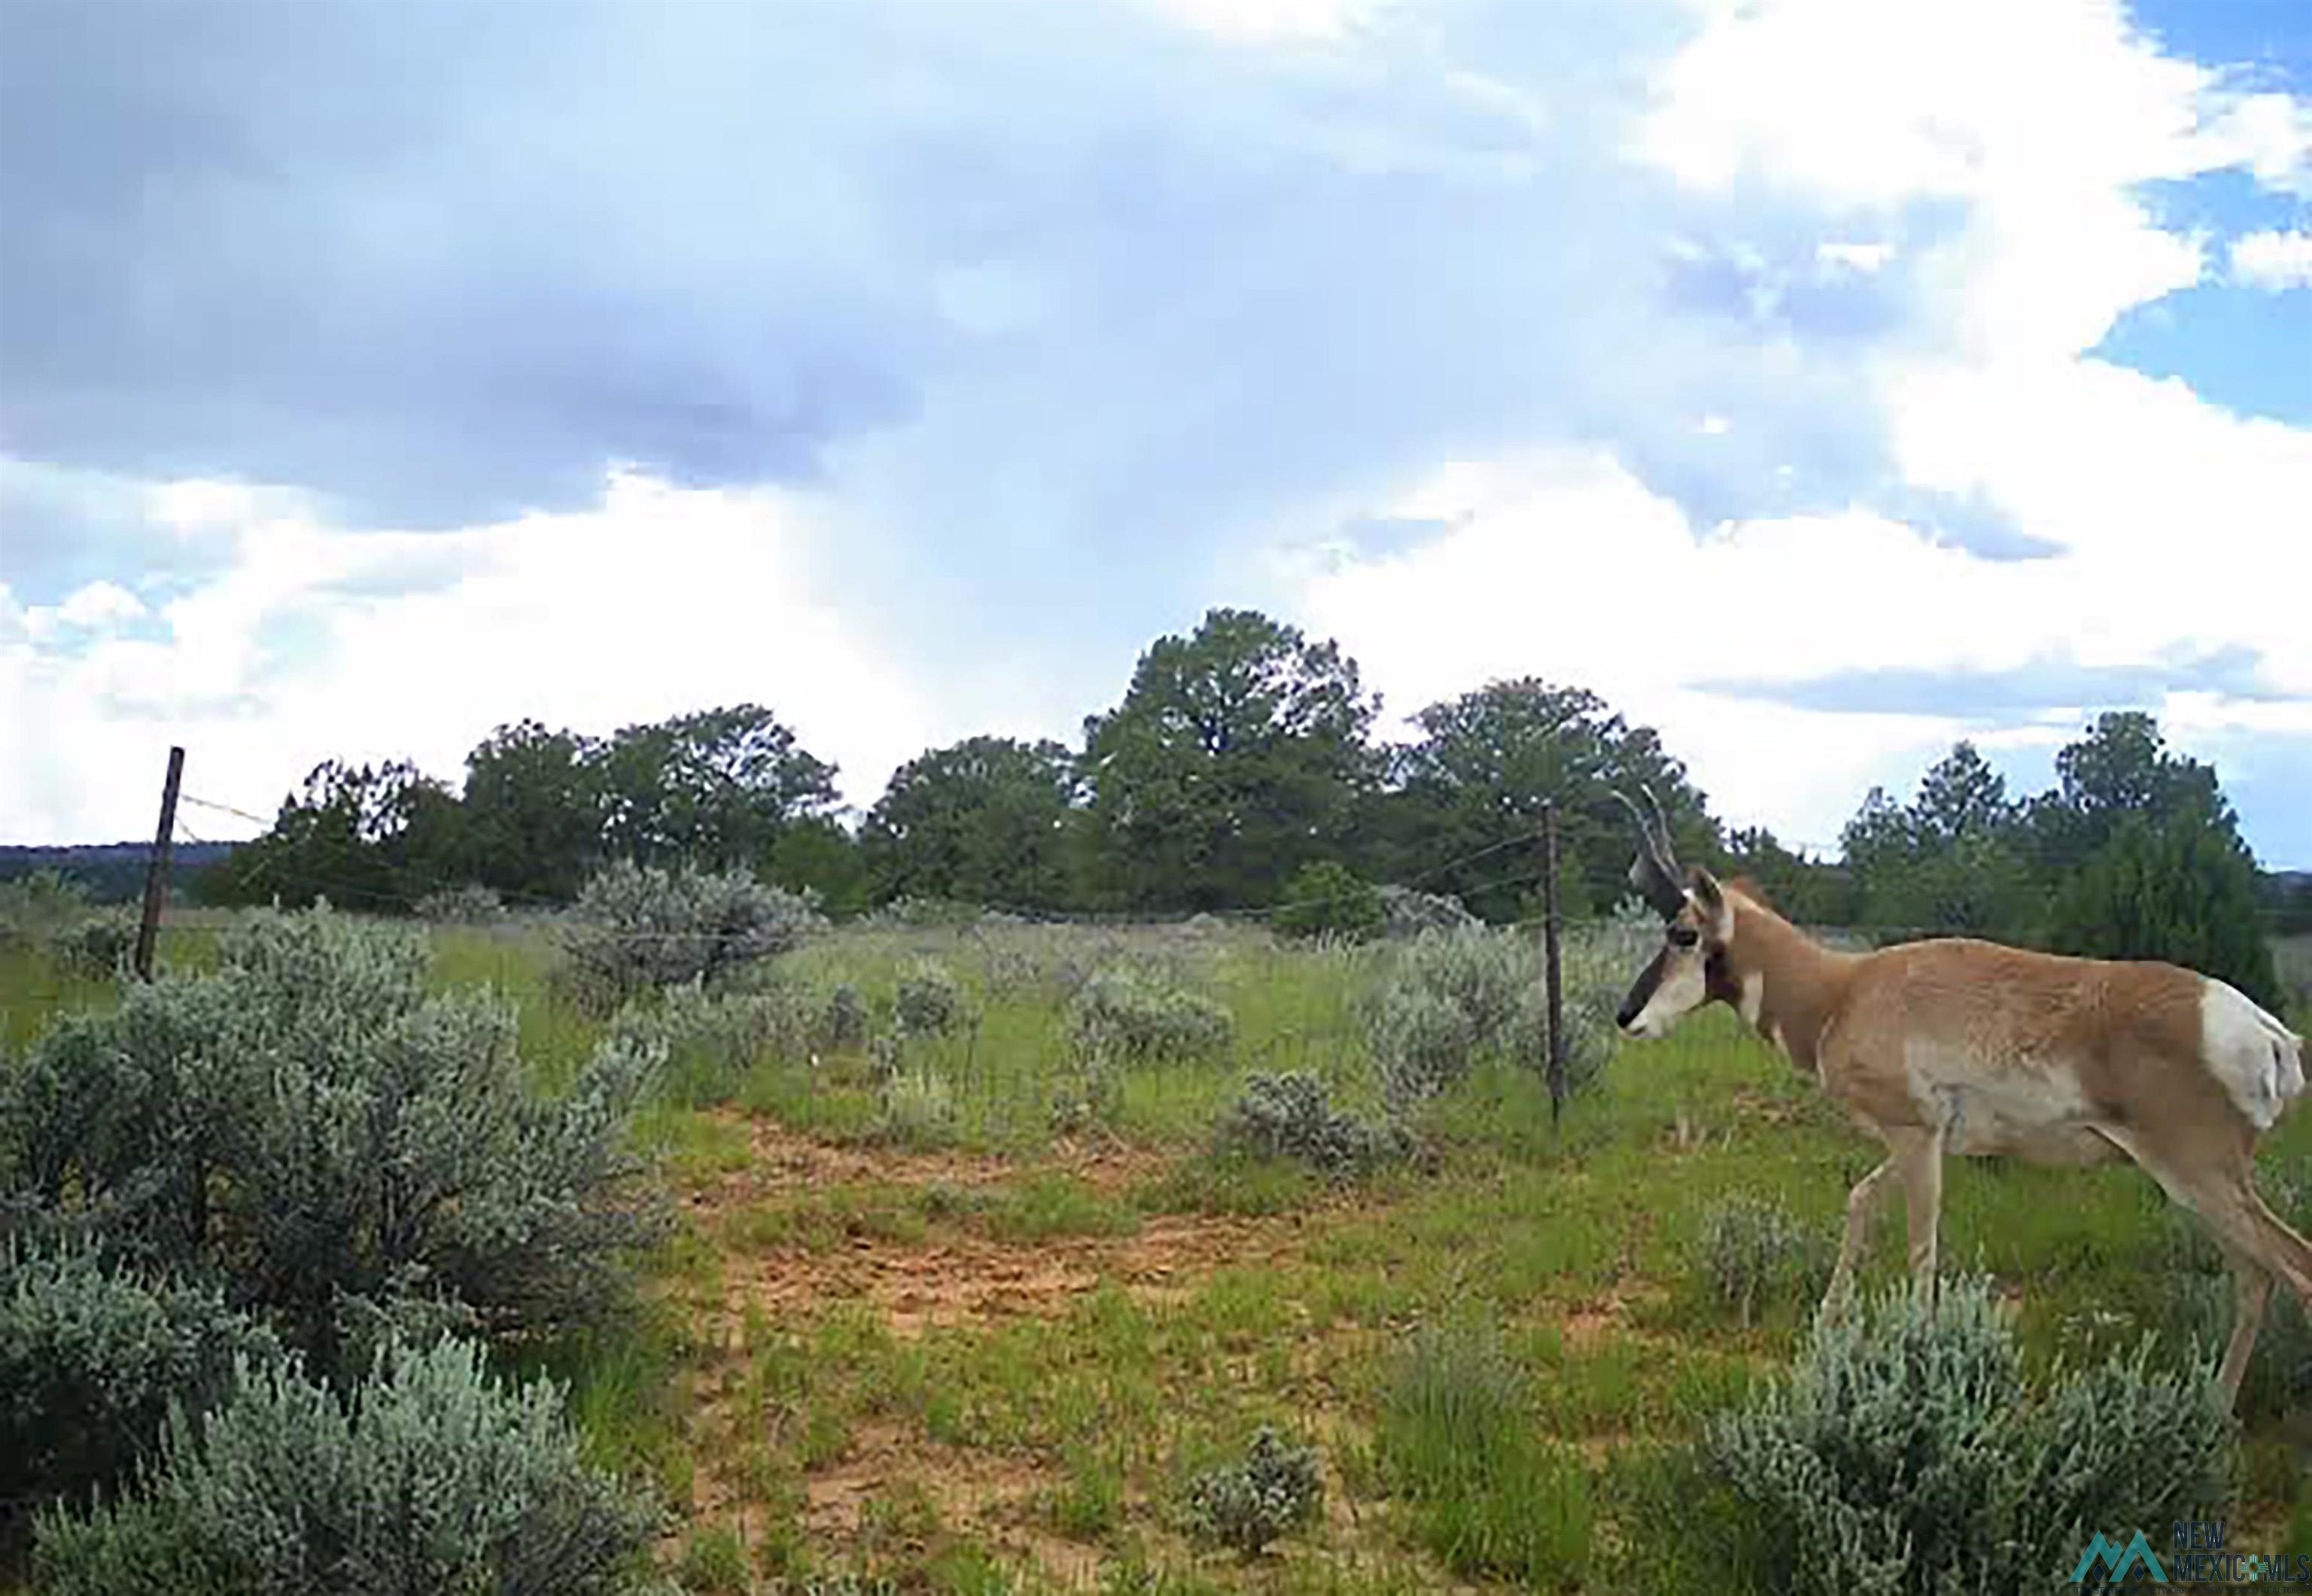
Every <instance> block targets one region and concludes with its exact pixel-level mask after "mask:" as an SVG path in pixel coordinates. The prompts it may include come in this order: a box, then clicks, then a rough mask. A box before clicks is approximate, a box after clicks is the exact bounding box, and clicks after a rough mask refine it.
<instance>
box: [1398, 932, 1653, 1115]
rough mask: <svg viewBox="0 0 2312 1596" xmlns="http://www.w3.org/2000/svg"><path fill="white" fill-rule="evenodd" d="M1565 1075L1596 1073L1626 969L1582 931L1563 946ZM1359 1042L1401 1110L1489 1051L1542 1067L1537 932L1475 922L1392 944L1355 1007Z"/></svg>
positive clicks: (1544, 1031)
mask: <svg viewBox="0 0 2312 1596" xmlns="http://www.w3.org/2000/svg"><path fill="white" fill-rule="evenodd" d="M1559 976H1560V980H1559V1019H1560V1023H1561V1025H1562V1026H1563V1032H1564V1036H1565V1082H1566V1086H1567V1089H1568V1090H1569V1091H1578V1090H1580V1089H1581V1088H1582V1087H1584V1086H1588V1085H1589V1084H1590V1083H1591V1082H1593V1081H1594V1080H1596V1079H1597V1077H1598V1074H1599V1073H1600V1072H1601V1071H1602V1070H1603V1069H1604V1068H1605V1064H1606V1060H1607V1056H1608V1055H1609V1054H1610V1053H1611V1052H1612V1051H1613V1041H1614V1033H1613V1012H1614V1009H1615V1007H1616V1005H1617V1004H1618V1002H1619V1000H1620V995H1621V993H1620V986H1619V985H1617V984H1616V983H1617V982H1622V981H1625V979H1626V972H1624V971H1622V970H1620V969H1619V968H1618V967H1616V965H1615V964H1614V963H1613V961H1612V958H1611V956H1610V954H1608V953H1607V952H1605V951H1603V950H1602V949H1600V948H1599V947H1598V946H1594V945H1593V943H1592V942H1591V941H1590V940H1589V939H1587V938H1581V937H1576V936H1569V937H1567V938H1565V939H1564V941H1563V945H1562V947H1561V961H1560V971H1559ZM1360 1012H1361V1018H1362V1025H1363V1031H1364V1037H1365V1045H1366V1050H1367V1051H1368V1052H1370V1053H1371V1057H1372V1060H1373V1063H1374V1065H1375V1067H1376V1068H1378V1069H1379V1072H1380V1078H1381V1085H1382V1087H1383V1089H1384V1090H1385V1092H1386V1093H1387V1095H1388V1100H1389V1102H1390V1103H1391V1104H1392V1105H1393V1106H1395V1107H1397V1108H1399V1109H1403V1108H1406V1107H1408V1106H1410V1105H1411V1104H1413V1103H1417V1102H1419V1101H1421V1100H1422V1099H1423V1098H1426V1097H1432V1096H1435V1095H1437V1094H1439V1093H1441V1092H1445V1091H1449V1090H1450V1089H1451V1088H1452V1087H1453V1086H1456V1085H1458V1083H1459V1082H1460V1081H1461V1080H1462V1079H1464V1078H1465V1077H1467V1075H1468V1074H1469V1072H1470V1071H1471V1070H1473V1069H1475V1068H1477V1067H1478V1065H1479V1064H1481V1063H1483V1062H1484V1061H1486V1060H1499V1061H1501V1062H1502V1063H1506V1064H1510V1065H1512V1066H1514V1067H1516V1068H1523V1069H1531V1070H1534V1071H1536V1072H1537V1073H1539V1072H1542V1071H1545V1070H1546V1068H1548V1063H1549V998H1548V987H1547V983H1546V978H1545V972H1544V970H1543V951H1542V943H1541V939H1540V938H1539V937H1538V936H1537V935H1534V934H1532V933H1529V932H1528V933H1520V932H1518V931H1513V930H1503V929H1492V928H1488V927H1484V926H1480V925H1470V926H1463V927H1458V928H1456V929H1450V930H1425V931H1423V932H1422V933H1420V934H1419V935H1418V936H1416V937H1414V938H1412V939H1411V940H1410V941H1408V942H1406V943H1405V944H1404V945H1403V946H1402V947H1401V948H1400V949H1399V950H1398V952H1397V957H1396V960H1395V962H1394V964H1392V966H1391V967H1390V968H1389V970H1388V973H1387V975H1386V976H1385V977H1384V978H1383V980H1382V981H1380V983H1379V985H1378V986H1377V987H1376V988H1375V989H1373V990H1372V991H1371V994H1370V995H1369V996H1368V997H1367V998H1366V999H1365V1000H1364V1001H1363V1002H1362V1005H1361V1008H1360Z"/></svg>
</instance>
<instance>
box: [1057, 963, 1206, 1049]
mask: <svg viewBox="0 0 2312 1596" xmlns="http://www.w3.org/2000/svg"><path fill="white" fill-rule="evenodd" d="M1067 1023H1068V1036H1069V1040H1070V1042H1071V1043H1072V1044H1073V1047H1074V1049H1075V1051H1077V1052H1078V1053H1079V1054H1082V1055H1090V1056H1094V1057H1099V1058H1102V1059H1112V1060H1117V1061H1119V1062H1123V1063H1154V1062H1162V1061H1186V1060H1197V1059H1208V1058H1211V1057H1213V1056H1214V1055H1216V1054H1219V1053H1222V1052H1225V1051H1227V1050H1228V1047H1229V1044H1230V1042H1231V1041H1233V1040H1234V1037H1235V1032H1236V1022H1235V1016H1232V1015H1230V1012H1229V1010H1228V1008H1227V1007H1226V1006H1225V1005H1224V1004H1222V1003H1220V1002H1217V1001H1215V1000H1214V999H1211V998H1207V997H1205V996H1204V995H1203V994H1202V993H1200V992H1192V991H1189V990H1187V989H1185V988H1180V987H1173V986H1167V985H1165V984H1162V983H1161V982H1159V981H1154V980H1152V979H1151V978H1149V977H1147V976H1144V975H1142V974H1139V973H1136V972H1134V971H1132V970H1129V969H1126V968H1124V967H1122V966H1115V967H1111V968H1108V969H1106V970H1102V971H1100V972H1098V973H1097V974H1095V975H1093V976H1091V977H1090V979H1089V980H1087V981H1085V982H1084V983H1083V985H1082V987H1081V988H1080V989H1078V990H1077V992H1076V995H1075V998H1074V999H1073V1001H1072V1002H1071V1003H1070V1004H1069V1006H1068V1022H1067Z"/></svg>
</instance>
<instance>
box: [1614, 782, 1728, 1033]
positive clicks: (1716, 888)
mask: <svg viewBox="0 0 2312 1596" xmlns="http://www.w3.org/2000/svg"><path fill="white" fill-rule="evenodd" d="M1639 790H1640V791H1641V792H1643V793H1644V794H1645V798H1646V807H1647V809H1648V810H1650V811H1651V817H1652V818H1651V824H1649V823H1648V819H1647V816H1646V815H1641V814H1640V813H1639V812H1638V807H1637V806H1636V805H1635V804H1633V803H1632V802H1631V801H1630V800H1629V798H1628V797H1627V796H1626V795H1625V794H1623V793H1620V792H1616V793H1615V795H1614V796H1615V798H1617V799H1619V800H1620V802H1621V805H1622V807H1624V808H1625V809H1627V810H1628V811H1629V812H1630V819H1631V820H1632V821H1633V823H1635V824H1636V826H1637V832H1638V857H1637V859H1636V860H1635V861H1634V862H1633V863H1632V865H1631V866H1630V885H1633V886H1634V887H1636V888H1637V889H1638V891H1639V892H1640V893H1641V894H1643V895H1644V897H1645V900H1646V902H1647V903H1651V904H1652V905H1653V908H1654V911H1655V912H1656V913H1658V914H1660V916H1661V918H1662V946H1661V948H1660V951H1659V952H1657V953H1656V954H1655V955H1654V956H1653V958H1652V960H1651V962H1650V963H1648V964H1647V965H1646V967H1645V968H1644V969H1643V970H1641V971H1640V972H1638V979H1637V980H1636V981H1634V982H1633V983H1632V985H1631V987H1630V992H1629V996H1627V997H1625V998H1624V999H1622V1007H1621V1010H1620V1012H1619V1013H1618V1014H1616V1016H1614V1017H1615V1021H1616V1024H1618V1025H1620V1026H1621V1028H1622V1030H1623V1031H1624V1032H1625V1033H1627V1034H1629V1035H1631V1036H1636V1037H1641V1038H1642V1039H1644V1040H1646V1041H1650V1042H1656V1041H1660V1039H1661V1038H1663V1037H1665V1036H1668V1034H1669V1033H1670V1032H1671V1031H1672V1030H1673V1029H1674V1028H1675V1027H1676V1026H1677V1022H1678V1021H1679V1020H1681V1019H1683V1018H1685V1017H1686V1016H1687V1015H1689V1014H1691V1013H1693V1012H1694V1011H1695V1009H1697V1008H1699V1007H1702V1006H1703V1004H1705V1003H1707V1002H1709V1001H1710V1000H1711V999H1712V997H1714V996H1716V995H1717V993H1716V989H1717V986H1718V984H1719V983H1718V982H1717V981H1713V980H1712V967H1713V966H1714V965H1715V964H1717V962H1718V961H1719V959H1720V957H1721V955H1722V954H1723V952H1724V950H1725V946H1726V943H1727V940H1728V938H1730V937H1731V936H1732V935H1733V931H1734V912H1733V910H1732V909H1731V908H1730V906H1729V905H1728V903H1727V902H1726V894H1725V891H1724V889H1723V888H1721V886H1720V885H1719V884H1718V881H1717V878H1716V877H1714V876H1712V875H1711V874H1710V872H1709V871H1707V870H1705V869H1703V868H1701V867H1700V866H1696V867H1695V868H1694V869H1692V870H1690V871H1686V872H1684V873H1683V879H1681V872H1680V871H1679V869H1678V868H1677V855H1676V854H1674V853H1673V852H1672V851H1671V850H1670V842H1669V826H1668V823H1667V822H1665V821H1664V820H1663V818H1662V812H1661V806H1660V804H1659V803H1657V802H1656V801H1655V799H1654V795H1653V793H1652V791H1651V789H1647V788H1645V787H1640V788H1639Z"/></svg>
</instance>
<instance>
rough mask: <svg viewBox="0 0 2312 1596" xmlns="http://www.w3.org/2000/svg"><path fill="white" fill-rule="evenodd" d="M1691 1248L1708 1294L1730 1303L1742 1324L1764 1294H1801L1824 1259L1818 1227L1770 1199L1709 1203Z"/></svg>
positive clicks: (1820, 1273)
mask: <svg viewBox="0 0 2312 1596" xmlns="http://www.w3.org/2000/svg"><path fill="white" fill-rule="evenodd" d="M1695 1251H1696V1253H1697V1254H1698V1260H1699V1262H1700V1264H1701V1267H1702V1275H1703V1280H1704V1281H1705V1282H1707V1284H1708V1286H1709V1287H1710V1291H1711V1294H1712V1295H1713V1296H1714V1297H1715V1298H1716V1299H1717V1300H1718V1301H1719V1302H1720V1303H1721V1304H1725V1305H1727V1306H1729V1307H1731V1308H1733V1309H1734V1310H1735V1311H1736V1312H1737V1313H1738V1315H1739V1317H1740V1321H1741V1323H1742V1325H1743V1327H1744V1328H1745V1329H1747V1328H1748V1326H1749V1323H1750V1318H1751V1314H1752V1313H1753V1312H1754V1311H1755V1310H1756V1306H1757V1304H1758V1301H1759V1299H1760V1298H1761V1297H1762V1296H1773V1295H1778V1294H1779V1295H1793V1296H1798V1295H1804V1294H1806V1293H1807V1292H1808V1290H1809V1289H1810V1287H1811V1286H1813V1285H1814V1283H1815V1282H1816V1281H1817V1279H1818V1278H1821V1277H1822V1276H1823V1274H1824V1272H1825V1267H1826V1258H1825V1256H1824V1254H1825V1251H1826V1246H1825V1243H1824V1242H1823V1239H1822V1235H1821V1233H1820V1232H1819V1231H1817V1230H1816V1229H1814V1228H1812V1227H1810V1226H1808V1225H1802V1224H1800V1222H1799V1220H1798V1218H1797V1217H1796V1216H1794V1215H1793V1214H1791V1211H1790V1209H1789V1208H1787V1207H1785V1206H1784V1205H1782V1203H1780V1202H1777V1201H1774V1200H1773V1199H1757V1198H1750V1197H1735V1198H1730V1199H1727V1200H1726V1201H1724V1202H1721V1203H1716V1204H1713V1205H1712V1207H1711V1208H1709V1209H1708V1210H1706V1211H1705V1212H1704V1213H1703V1217H1702V1231H1701V1234H1700V1236H1699V1237H1698V1238H1697V1242H1696V1247H1695Z"/></svg>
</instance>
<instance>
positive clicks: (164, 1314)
mask: <svg viewBox="0 0 2312 1596" xmlns="http://www.w3.org/2000/svg"><path fill="white" fill-rule="evenodd" d="M278 1351H279V1348H278V1347H277V1345H276V1342H275V1341H274V1339H273V1338H272V1337H271V1336H270V1335H269V1334H268V1333H267V1331H266V1330H264V1329H263V1328H262V1327H261V1326H259V1325H258V1324H257V1323H256V1322H255V1321H252V1320H250V1318H249V1317H248V1316H247V1315H245V1314H242V1313H236V1312H234V1311H233V1310H232V1308H231V1307H229V1306H227V1305H226V1303H225V1301H224V1296H223V1293H222V1292H220V1291H219V1290H218V1289H216V1288H215V1286H199V1285H191V1284H187V1283H185V1282H182V1281H179V1280H175V1279H171V1278H167V1277H165V1276H157V1275H156V1276H154V1277H153V1278H139V1277H138V1276H137V1275H136V1274H134V1273H132V1272H131V1271H130V1270H128V1269H126V1268H125V1267H123V1266H122V1265H120V1264H118V1262H108V1261H106V1260H104V1259H103V1258H102V1257H101V1255H100V1254H99V1252H97V1250H96V1249H95V1247H93V1246H92V1245H90V1244H89V1243H85V1242H71V1241H63V1240H54V1241H49V1242H45V1243H33V1242H26V1241H12V1242H10V1243H7V1244H6V1245H5V1247H4V1248H0V1521H4V1519H5V1518H6V1516H7V1513H8V1506H7V1505H6V1504H20V1505H22V1504H37V1503H39V1502H40V1501H41V1500H43V1499H46V1498H51V1497H71V1498H74V1499H75V1500H85V1499H87V1497H88V1496H89V1495H90V1494H91V1493H92V1492H99V1493H104V1492H109V1491H110V1490H111V1489H112V1487H114V1485H115V1484H116V1483H117V1482H118V1481H120V1480H121V1479H122V1478H125V1476H126V1474H127V1470H128V1468H129V1465H130V1464H131V1463H133V1462H134V1461H136V1459H137V1458H138V1457H140V1456H142V1455H143V1454H145V1452H148V1451H150V1450H151V1449H152V1448H153V1447H155V1446H157V1445H158V1444H159V1443H160V1439H161V1433H162V1424H163V1423H164V1421H165V1420H166V1419H167V1417H168V1414H169V1408H170V1406H171V1404H172V1403H173V1404H175V1405H177V1406H178V1407H180V1408H182V1409H183V1410H184V1411H186V1412H188V1413H192V1414H200V1413H204V1412H206V1411H207V1410H208V1408H211V1407H212V1406H214V1405H215V1403H216V1402H217V1401H219V1400H222V1399H223V1396H224V1394H225V1393H226V1391H228V1390H229V1389H230V1388H231V1386H232V1379H233V1370H234V1365H235V1361H236V1360H237V1359H250V1360H254V1361H256V1362H257V1363H258V1364H260V1365H261V1364H263V1363H265V1362H267V1361H269V1360H271V1359H272V1358H273V1357H275V1356H277V1355H278ZM5 1539H7V1537H6V1535H5V1534H4V1532H0V1541H4V1540H5Z"/></svg>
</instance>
